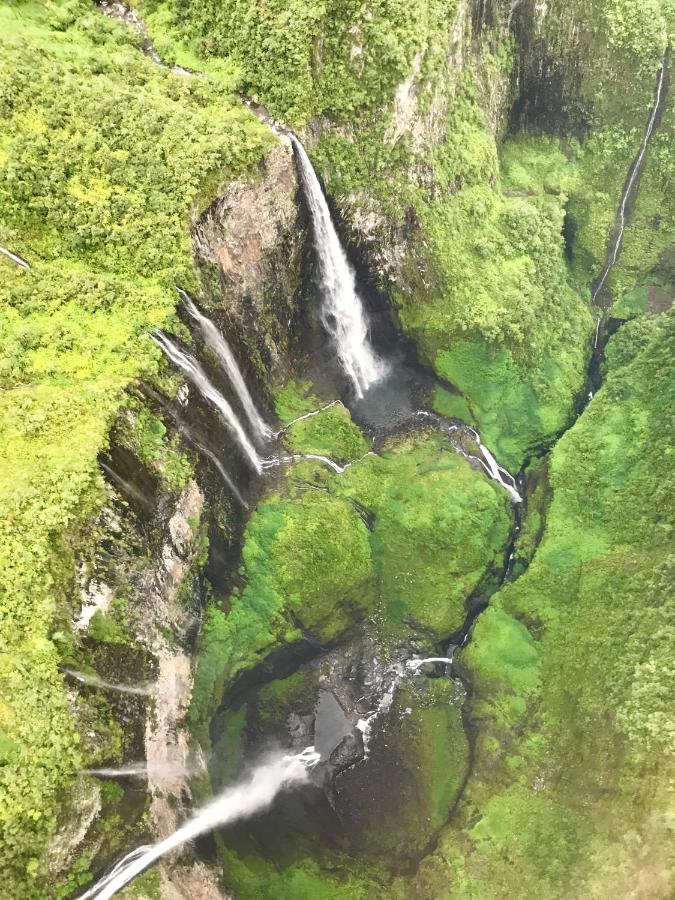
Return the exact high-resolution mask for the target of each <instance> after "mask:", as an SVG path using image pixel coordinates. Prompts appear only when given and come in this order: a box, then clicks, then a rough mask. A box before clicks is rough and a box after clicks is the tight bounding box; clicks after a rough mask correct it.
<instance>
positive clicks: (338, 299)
mask: <svg viewBox="0 0 675 900" xmlns="http://www.w3.org/2000/svg"><path fill="white" fill-rule="evenodd" d="M290 138H291V142H292V144H293V150H294V151H295V158H296V160H297V164H298V170H299V173H300V181H301V183H302V188H303V192H304V194H305V199H306V200H307V206H308V207H309V213H310V218H311V220H312V229H313V232H314V246H315V248H316V255H317V260H318V266H319V276H320V280H321V288H322V292H323V302H322V305H321V321H322V322H323V325H324V328H325V329H326V331H327V332H328V334H329V335H330V337H331V338H332V340H333V342H334V344H335V349H336V352H337V355H338V357H339V360H340V363H341V365H342V368H343V369H344V370H345V372H346V374H347V376H348V378H349V380H350V381H351V383H352V385H353V387H354V391H355V393H356V395H357V397H359V398H361V397H363V395H364V393H365V392H366V391H367V390H368V388H369V387H370V386H371V385H373V384H374V383H375V382H376V381H379V379H380V378H382V376H383V375H384V374H385V371H386V368H385V365H384V363H383V362H382V360H380V359H378V357H377V356H376V354H375V351H374V350H373V348H372V346H371V344H370V339H369V336H368V323H367V321H366V315H365V311H364V309H363V304H362V303H361V299H360V297H359V295H358V294H357V292H356V276H355V274H354V270H353V269H352V267H351V266H350V264H349V261H348V260H347V257H346V255H345V252H344V250H343V249H342V246H341V244H340V239H339V237H338V235H337V232H336V230H335V226H334V225H333V222H332V220H331V216H330V210H329V209H328V204H327V203H326V198H325V197H324V195H323V191H322V190H321V185H320V184H319V179H318V178H317V177H316V172H315V171H314V169H313V167H312V164H311V162H310V161H309V157H308V156H307V154H306V153H305V149H304V147H303V146H302V144H301V143H300V141H299V140H298V139H297V138H296V137H295V135H293V134H292V135H291V136H290Z"/></svg>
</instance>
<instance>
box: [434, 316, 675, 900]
mask: <svg viewBox="0 0 675 900" xmlns="http://www.w3.org/2000/svg"><path fill="white" fill-rule="evenodd" d="M674 349H675V332H674V330H673V319H672V316H671V317H665V316H661V317H660V318H657V319H652V320H642V321H636V322H634V323H629V324H628V325H626V326H625V328H624V329H623V330H622V331H621V332H619V334H618V335H616V336H615V337H614V338H613V339H612V341H611V343H610V346H609V349H608V369H609V371H608V376H607V382H606V385H605V386H604V387H603V388H602V390H601V391H599V392H598V394H597V395H596V397H595V398H594V400H593V402H592V403H591V405H590V406H589V407H588V409H587V410H586V412H585V413H584V415H583V417H582V418H581V419H580V420H579V422H578V423H577V424H576V425H575V426H574V428H572V429H571V431H569V432H568V433H567V434H566V435H565V436H564V437H563V438H562V440H561V441H560V442H559V443H558V444H557V446H556V447H555V449H554V451H553V453H552V456H551V465H550V478H551V484H552V487H553V493H554V495H553V501H552V504H551V507H550V510H549V513H548V517H547V521H546V529H545V534H544V539H543V541H542V543H541V545H540V546H539V549H538V550H537V552H536V554H535V557H534V559H533V561H532V563H531V565H530V568H529V569H528V571H527V572H526V573H525V574H524V575H523V576H522V577H521V578H520V579H519V580H518V581H517V582H515V583H514V584H513V585H509V586H507V587H505V588H504V589H503V590H502V591H501V592H500V593H499V594H498V595H497V596H496V597H493V601H492V605H491V608H490V609H489V610H488V611H487V612H486V613H484V614H483V615H482V616H481V617H480V619H479V620H478V622H477V624H476V627H475V631H474V636H473V640H472V643H471V645H470V646H469V648H468V649H467V650H466V651H464V653H463V654H462V657H463V665H465V666H466V667H467V668H468V670H469V671H470V674H471V678H472V682H473V685H474V690H475V700H474V703H473V705H472V716H473V718H474V721H475V722H476V723H478V722H480V730H479V732H478V745H477V750H476V759H475V769H474V774H473V776H472V778H471V780H470V782H469V786H468V790H467V793H466V794H465V795H464V799H463V801H462V808H461V811H460V815H459V818H458V820H457V821H456V823H455V824H454V825H453V827H451V828H449V829H448V831H447V833H446V835H445V836H444V837H443V839H442V841H441V844H440V847H439V851H438V854H437V856H436V857H435V859H434V860H432V861H429V862H428V863H427V864H425V867H423V871H424V872H425V873H426V874H425V877H427V878H428V879H431V881H430V882H427V883H426V884H427V887H426V888H425V890H426V891H427V892H426V893H425V896H426V897H435V896H438V897H440V896H445V895H446V894H445V884H446V882H447V878H448V877H451V878H452V880H453V885H454V887H453V896H457V897H458V898H462V897H465V896H466V897H476V896H484V895H486V894H485V887H484V886H485V885H489V886H490V889H489V890H490V892H493V891H497V892H499V893H500V894H503V895H505V896H510V895H514V893H515V894H517V895H519V894H522V895H526V896H537V897H560V896H572V895H575V896H600V895H601V896H610V895H613V896H624V895H625V894H626V893H627V892H628V891H629V886H630V885H631V884H634V883H635V879H636V878H637V877H639V873H643V872H644V871H645V867H648V868H649V872H650V882H651V883H652V884H653V886H654V887H653V892H654V894H655V895H656V896H667V895H668V893H669V887H668V884H669V880H668V879H669V877H671V876H672V847H673V833H672V817H670V818H669V816H670V813H669V812H668V810H669V803H670V799H669V795H668V788H667V787H666V785H667V784H668V779H669V778H672V773H673V753H674V751H675V745H674V744H673V723H672V702H673V670H672V658H671V656H672V654H671V652H670V649H669V645H670V641H671V637H672V633H673V627H675V606H674V604H673V601H672V591H671V590H669V584H670V585H672V581H671V580H670V579H672V572H671V571H670V568H671V563H670V559H669V550H670V548H671V547H672V523H671V521H670V519H669V510H670V509H672V502H673V491H674V489H675V485H674V484H673V475H672V471H671V469H670V468H669V466H668V463H667V455H666V454H664V446H663V444H662V442H661V440H660V436H665V435H666V434H668V433H669V431H670V430H671V429H672V424H673V423H672V415H673V411H672V405H671V406H669V405H668V404H667V403H665V402H664V400H665V398H666V397H667V396H668V393H669V390H672V378H673V375H674V374H675V372H674V369H673V360H674V359H675V355H674V353H673V350H674ZM671 396H672V394H671ZM516 735H517V738H516V737H515V736H516ZM640 846H641V847H644V848H645V850H644V851H642V850H639V849H638V847H640ZM505 859H508V861H509V863H508V866H505V865H504V860H505ZM440 860H444V861H445V863H446V864H447V865H449V867H450V871H449V872H448V869H447V867H446V866H445V865H444V866H443V867H440V866H439V865H438V863H439V861H440ZM441 871H443V873H444V875H443V880H442V882H441V881H440V880H439V876H440V874H441ZM434 872H435V875H433V873H434ZM432 876H433V877H432ZM421 877H422V876H421ZM433 878H436V879H437V880H435V881H434V880H433ZM429 883H431V884H433V890H431V889H430V888H429ZM481 886H482V887H481ZM671 886H672V885H671Z"/></svg>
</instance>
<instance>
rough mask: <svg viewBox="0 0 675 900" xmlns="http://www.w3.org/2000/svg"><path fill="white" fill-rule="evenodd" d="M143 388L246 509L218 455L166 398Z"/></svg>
mask: <svg viewBox="0 0 675 900" xmlns="http://www.w3.org/2000/svg"><path fill="white" fill-rule="evenodd" d="M143 389H144V390H145V392H146V393H147V394H149V395H150V396H151V397H153V398H154V399H155V400H156V401H157V403H158V404H159V405H160V406H161V407H162V409H164V410H165V411H166V412H167V413H168V414H169V415H170V416H171V418H172V419H173V420H174V422H175V423H176V428H177V429H178V430H179V431H180V433H181V434H182V435H183V437H184V438H185V440H186V441H187V442H188V443H189V444H192V446H193V447H195V448H196V449H197V450H198V451H199V452H200V453H203V454H204V456H206V457H207V458H208V459H210V460H211V462H212V463H213V465H214V466H215V467H216V469H218V471H219V472H220V476H221V478H222V479H223V481H224V482H225V484H226V485H227V487H228V488H229V489H230V491H231V492H232V495H233V496H234V497H235V499H236V500H238V501H239V503H241V505H242V506H243V507H244V509H248V503H247V502H246V500H244V498H243V497H242V495H241V492H240V491H239V489H238V488H237V486H236V484H235V483H234V481H232V479H231V478H230V475H229V473H228V471H227V469H226V468H225V466H224V465H223V464H222V463H221V461H220V460H219V459H218V457H217V456H216V454H215V453H214V452H213V450H211V449H209V447H207V446H206V445H205V444H204V443H203V442H202V441H200V440H199V439H198V438H197V437H196V436H195V434H194V433H193V431H192V429H191V428H190V427H189V425H188V424H187V422H184V421H183V419H182V418H181V417H180V416H179V415H178V413H177V412H176V411H175V409H174V408H173V407H172V406H171V404H169V403H167V402H166V400H165V399H164V397H162V396H161V394H158V393H157V391H154V390H153V389H152V388H151V387H150V386H149V385H147V384H146V385H144V386H143Z"/></svg>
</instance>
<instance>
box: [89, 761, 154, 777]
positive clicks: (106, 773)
mask: <svg viewBox="0 0 675 900" xmlns="http://www.w3.org/2000/svg"><path fill="white" fill-rule="evenodd" d="M82 774H83V775H93V776H94V777H95V778H147V777H148V767H147V765H146V764H145V763H127V764H126V765H125V766H117V767H112V766H99V768H97V769H82Z"/></svg>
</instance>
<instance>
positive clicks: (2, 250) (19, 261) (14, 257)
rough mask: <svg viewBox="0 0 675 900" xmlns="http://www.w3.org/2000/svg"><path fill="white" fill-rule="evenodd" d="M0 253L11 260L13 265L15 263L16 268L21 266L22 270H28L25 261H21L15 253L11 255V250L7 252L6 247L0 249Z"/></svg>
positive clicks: (28, 266)
mask: <svg viewBox="0 0 675 900" xmlns="http://www.w3.org/2000/svg"><path fill="white" fill-rule="evenodd" d="M0 253H2V254H3V255H4V256H6V257H7V259H11V260H12V262H13V263H16V264H17V266H21V268H22V269H30V265H29V264H28V263H27V262H26V260H25V259H21V257H20V256H17V255H16V253H12V251H11V250H8V249H7V247H0Z"/></svg>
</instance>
